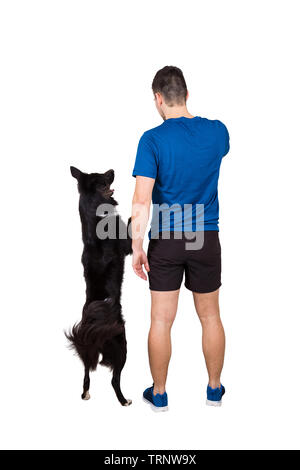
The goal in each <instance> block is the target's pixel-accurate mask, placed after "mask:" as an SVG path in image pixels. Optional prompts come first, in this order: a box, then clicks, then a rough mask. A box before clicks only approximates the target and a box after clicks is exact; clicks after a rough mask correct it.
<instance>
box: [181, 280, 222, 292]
mask: <svg viewBox="0 0 300 470" xmlns="http://www.w3.org/2000/svg"><path fill="white" fill-rule="evenodd" d="M221 285H222V283H221V282H220V283H219V284H217V286H216V287H214V288H213V289H211V288H209V289H193V288H192V287H189V286H187V285H186V284H184V286H185V287H186V288H187V289H188V290H190V291H192V292H195V293H196V294H209V293H211V292H214V291H216V290H218V289H219V288H220V287H221Z"/></svg>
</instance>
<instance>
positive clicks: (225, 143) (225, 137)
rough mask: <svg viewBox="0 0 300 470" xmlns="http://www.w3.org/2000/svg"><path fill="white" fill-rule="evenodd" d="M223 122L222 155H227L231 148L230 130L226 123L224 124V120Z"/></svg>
mask: <svg viewBox="0 0 300 470" xmlns="http://www.w3.org/2000/svg"><path fill="white" fill-rule="evenodd" d="M221 124H222V140H223V147H222V148H223V151H222V157H225V155H227V153H228V152H229V149H230V142H229V132H228V129H227V127H226V126H225V124H223V122H222V123H221Z"/></svg>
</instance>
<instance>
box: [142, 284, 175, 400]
mask: <svg viewBox="0 0 300 470" xmlns="http://www.w3.org/2000/svg"><path fill="white" fill-rule="evenodd" d="M178 296H179V289H178V290H176V291H168V292H160V291H151V327H150V331H149V337H148V351H149V362H150V369H151V374H152V377H153V382H154V390H153V393H154V395H156V394H157V393H160V394H163V393H164V392H165V387H166V380H167V374H168V366H169V362H170V357H171V327H172V324H173V322H174V319H175V316H176V312H177V305H178Z"/></svg>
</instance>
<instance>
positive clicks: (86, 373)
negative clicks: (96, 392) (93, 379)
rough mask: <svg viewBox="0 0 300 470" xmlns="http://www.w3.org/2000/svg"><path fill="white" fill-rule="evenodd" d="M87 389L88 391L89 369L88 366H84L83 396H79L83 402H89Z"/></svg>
mask: <svg viewBox="0 0 300 470" xmlns="http://www.w3.org/2000/svg"><path fill="white" fill-rule="evenodd" d="M89 389H90V367H89V365H87V364H85V367H84V379H83V394H82V395H81V398H82V399H83V400H89V399H90V398H91V396H90V393H89Z"/></svg>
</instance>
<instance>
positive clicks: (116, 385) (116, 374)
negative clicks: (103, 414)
mask: <svg viewBox="0 0 300 470" xmlns="http://www.w3.org/2000/svg"><path fill="white" fill-rule="evenodd" d="M122 368H123V367H122ZM122 368H120V367H118V366H117V367H116V368H114V371H113V377H112V380H111V384H112V386H113V389H114V391H115V393H116V395H117V398H118V400H119V402H120V403H121V405H122V406H129V405H131V403H132V400H126V398H124V395H123V393H122V392H121V387H120V380H121V372H122Z"/></svg>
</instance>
